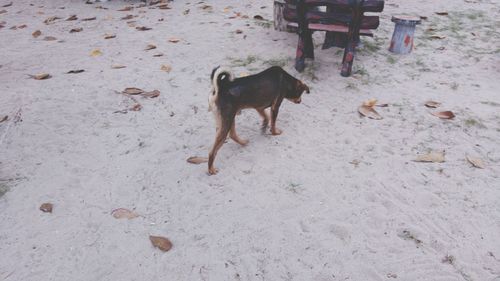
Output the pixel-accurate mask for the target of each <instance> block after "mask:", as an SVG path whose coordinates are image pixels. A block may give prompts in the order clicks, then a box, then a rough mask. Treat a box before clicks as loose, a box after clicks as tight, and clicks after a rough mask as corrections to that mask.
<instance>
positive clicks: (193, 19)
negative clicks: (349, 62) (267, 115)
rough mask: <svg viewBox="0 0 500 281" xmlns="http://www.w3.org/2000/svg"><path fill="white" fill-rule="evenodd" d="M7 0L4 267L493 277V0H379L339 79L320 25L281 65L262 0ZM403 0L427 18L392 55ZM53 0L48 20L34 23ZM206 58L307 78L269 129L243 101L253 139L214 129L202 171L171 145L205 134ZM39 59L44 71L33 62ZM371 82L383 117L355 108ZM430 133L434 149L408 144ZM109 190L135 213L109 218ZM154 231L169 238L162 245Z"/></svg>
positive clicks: (498, 180) (0, 65)
mask: <svg viewBox="0 0 500 281" xmlns="http://www.w3.org/2000/svg"><path fill="white" fill-rule="evenodd" d="M8 2H9V1H6V0H1V1H0V6H3V5H5V4H8ZM13 2H14V3H13V5H12V6H10V7H0V11H2V10H5V11H6V12H3V13H1V14H0V22H5V23H4V24H3V25H4V26H5V27H4V28H2V29H0V50H1V51H0V85H1V93H0V98H1V103H0V115H8V116H9V119H8V120H7V121H5V122H2V123H0V188H1V189H0V194H1V198H0V280H8V281H11V280H23V281H24V280H319V281H326V280H356V281H365V280H474V281H492V280H495V281H498V280H500V239H499V233H500V205H499V202H500V114H499V110H500V95H499V93H500V92H499V91H500V90H499V88H500V82H499V81H500V33H499V30H500V22H499V18H500V12H499V10H500V3H499V1H494V0H465V1H462V0H442V1H432V0H405V1H404V0H397V1H396V0H390V1H386V7H385V10H384V13H383V15H382V22H381V26H380V28H379V29H378V30H377V31H376V36H375V38H374V39H370V38H368V39H365V40H364V46H363V48H361V49H360V54H359V56H358V57H357V60H356V62H355V72H356V73H355V74H354V75H353V77H351V78H342V77H340V75H339V66H340V61H341V54H339V51H338V50H336V49H329V50H324V51H323V50H321V49H320V47H319V45H320V44H321V40H322V36H323V35H322V34H315V43H316V44H317V45H318V47H317V48H316V57H317V58H316V61H315V62H314V64H313V65H312V66H311V67H309V68H308V69H307V70H306V71H305V72H304V73H303V74H298V73H297V72H295V70H294V69H293V67H292V65H293V56H294V54H295V47H296V43H297V38H296V35H294V34H290V33H282V32H276V31H274V30H273V29H272V27H270V22H268V21H255V20H253V19H252V18H253V16H254V15H257V14H259V15H262V16H263V17H264V18H265V19H272V2H271V1H264V0H258V1H257V0H256V1H222V0H214V1H210V2H209V3H208V2H207V3H198V1H191V2H190V3H188V2H186V1H177V0H176V1H174V2H172V3H171V4H170V7H171V8H172V9H167V10H160V9H150V8H148V7H143V8H135V9H133V10H131V11H128V12H121V11H117V10H118V9H120V8H123V7H124V6H126V5H130V4H134V5H135V6H136V7H137V6H138V3H132V2H126V3H124V2H122V1H110V2H108V3H100V4H93V5H89V4H84V3H83V2H84V1H83V0H81V1H76V0H72V1H62V0H45V1H41V0H40V1H36V0H33V1H26V0H14V1H13ZM30 3H32V4H33V5H30ZM206 4H209V5H210V6H211V8H210V7H205V9H203V5H206ZM99 5H102V7H104V8H107V9H98V8H97V7H98V6H99ZM227 6H230V7H228V8H227V9H225V8H226V7H227ZM187 9H189V13H187V12H185V11H186V10H187ZM441 11H447V12H449V15H448V16H439V15H436V14H435V12H441ZM235 12H239V13H241V14H240V17H236V18H231V17H232V16H234V15H235ZM403 12H406V13H410V14H415V15H421V16H427V17H428V19H427V20H424V21H423V23H422V25H420V26H418V28H417V32H416V38H415V44H416V49H415V50H414V52H413V53H412V54H411V55H408V56H397V55H392V54H390V53H389V52H388V51H387V47H388V46H389V40H390V37H391V34H392V30H393V23H391V22H390V17H391V15H393V14H399V13H403ZM72 14H76V15H77V16H78V18H79V20H76V21H65V20H64V19H65V18H67V17H68V16H70V15H72ZM128 14H131V15H134V16H136V17H135V18H134V19H133V21H135V23H130V25H129V24H127V20H121V19H120V18H121V17H124V16H126V15H128ZM241 15H248V16H249V17H250V18H243V17H241ZM51 16H58V17H61V18H62V19H61V20H56V21H55V22H53V23H52V24H48V25H47V24H45V23H44V20H45V19H47V18H48V17H51ZM94 16H95V17H97V19H96V20H93V21H81V19H83V18H89V17H94ZM159 19H163V20H162V21H159ZM129 21H130V20H129ZM23 24H26V25H27V27H25V28H20V27H19V26H21V27H22V25H23ZM12 26H16V27H18V28H17V29H11V27H12ZM136 26H147V27H150V28H152V29H151V30H148V31H138V30H136V28H135V27H136ZM77 27H81V28H83V31H81V32H79V33H69V31H70V30H71V29H72V28H77ZM237 29H240V30H242V31H243V32H242V33H241V34H238V33H236V30H237ZM35 30H41V32H42V35H41V36H40V37H38V38H33V37H32V35H31V34H32V33H33V32H34V31H35ZM106 33H110V34H111V33H112V34H116V38H113V39H107V40H106V39H104V34H106ZM432 35H440V36H445V38H444V39H435V40H433V39H430V36H432ZM45 36H53V37H56V38H57V40H54V41H44V40H43V38H44V37H45ZM171 38H178V39H180V41H179V42H178V43H172V42H169V41H168V40H169V39H171ZM147 44H155V45H156V46H157V49H155V50H149V51H145V50H144V49H145V47H146V46H147ZM441 47H444V49H443V48H441ZM96 49H99V50H100V51H101V52H102V55H100V56H96V57H92V56H91V55H90V54H91V52H92V51H93V50H96ZM156 53H163V54H164V56H162V57H154V56H153V55H154V54H156ZM113 64H122V65H125V66H126V68H122V69H112V68H111V66H112V65H113ZM164 64H166V65H169V66H171V67H172V70H171V71H170V72H168V73H167V72H166V71H162V70H161V69H160V68H161V66H162V65H164ZM219 64H225V65H229V66H231V67H232V68H233V70H234V72H235V74H236V75H244V74H245V73H255V72H258V71H260V70H262V69H264V68H266V67H268V66H269V65H271V64H278V65H283V66H284V68H285V69H287V70H288V71H290V73H292V74H293V75H296V76H297V77H299V78H301V79H303V81H304V82H306V83H307V84H309V85H310V87H311V94H310V95H309V96H304V98H303V103H302V104H301V105H295V104H292V103H289V102H286V103H284V104H283V106H282V108H281V111H280V116H279V120H278V125H279V128H281V129H282V130H283V131H284V133H283V135H281V136H277V137H273V136H270V135H269V134H266V135H262V134H260V131H259V123H260V120H259V118H258V115H257V114H256V113H255V112H253V111H248V112H244V113H243V114H242V115H240V116H238V118H237V124H238V129H239V134H240V135H241V136H242V137H244V138H248V139H249V140H250V144H249V145H248V146H247V147H240V146H239V145H237V144H235V143H234V142H232V141H228V143H227V144H225V145H224V146H223V148H222V149H221V151H220V153H219V155H218V158H217V161H216V165H217V167H218V168H219V169H220V173H219V174H218V175H216V176H208V175H207V174H206V170H207V168H206V166H205V165H190V164H188V163H186V158H188V157H189V156H193V155H199V156H204V155H206V154H207V152H208V150H209V148H210V146H211V144H212V142H213V138H214V133H215V132H214V122H213V118H212V115H211V113H209V112H207V95H208V92H209V89H210V81H209V74H210V71H211V69H212V68H213V67H214V66H216V65H219ZM73 69H84V70H85V72H83V73H79V74H66V72H67V71H69V70H73ZM42 72H46V73H50V74H51V75H52V78H50V79H48V80H43V81H37V80H34V79H30V78H29V76H28V74H36V73H42ZM125 87H139V88H143V89H145V90H153V89H158V90H160V92H161V95H160V96H159V97H157V98H153V99H146V98H140V97H138V98H137V101H138V102H139V103H140V104H142V109H141V110H140V111H128V112H127V113H126V114H125V113H115V112H116V111H120V110H124V109H127V108H130V107H132V106H133V105H134V103H135V102H134V101H133V100H131V99H130V98H128V97H126V96H124V95H121V94H117V93H116V92H115V91H121V90H123V89H124V88H125ZM370 98H376V99H378V100H379V101H380V102H382V103H388V104H389V106H388V107H386V108H378V109H377V110H378V112H379V113H380V114H381V115H382V116H383V117H384V119H382V120H372V119H367V118H362V117H360V116H359V114H358V113H357V107H358V106H359V105H360V104H361V103H362V102H363V101H365V100H367V99H370ZM427 100H436V101H439V102H441V103H442V106H441V107H440V108H439V109H436V110H434V109H429V108H426V107H425V106H424V105H423V104H424V102H425V101H427ZM437 110H452V111H453V112H454V113H455V114H456V118H455V119H453V120H441V119H438V118H436V117H435V116H433V115H431V114H430V112H433V111H437ZM430 150H433V151H445V153H446V156H445V157H446V162H444V163H418V162H414V161H412V160H414V159H415V158H416V157H417V156H418V155H420V154H423V153H426V152H428V151H430ZM466 155H471V156H474V157H478V158H480V159H482V160H483V161H484V162H485V166H486V168H485V169H477V168H474V167H472V165H471V164H470V163H468V162H467V160H466V159H465V157H466ZM45 202H51V203H53V204H54V210H53V213H52V214H49V213H43V212H41V211H40V210H39V209H38V208H39V206H40V204H42V203H45ZM116 208H128V209H130V210H134V211H135V212H137V213H138V214H140V215H141V217H138V218H135V219H132V220H119V219H115V218H114V217H113V216H111V215H110V212H111V210H113V209H116ZM149 235H160V236H165V237H168V238H169V239H170V240H171V241H172V243H173V245H174V246H173V248H172V249H171V250H170V251H169V252H166V253H164V252H161V251H160V250H158V249H156V248H154V247H153V246H152V245H151V243H150V241H149V239H148V236H149Z"/></svg>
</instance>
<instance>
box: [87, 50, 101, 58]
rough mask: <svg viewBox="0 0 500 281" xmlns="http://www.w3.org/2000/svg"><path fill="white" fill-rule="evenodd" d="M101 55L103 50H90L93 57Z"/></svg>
mask: <svg viewBox="0 0 500 281" xmlns="http://www.w3.org/2000/svg"><path fill="white" fill-rule="evenodd" d="M100 55H102V52H101V50H99V49H95V50H93V51H92V52H90V56H91V57H97V56H100Z"/></svg>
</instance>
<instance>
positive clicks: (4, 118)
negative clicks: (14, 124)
mask: <svg viewBox="0 0 500 281" xmlns="http://www.w3.org/2000/svg"><path fill="white" fill-rule="evenodd" d="M7 119H9V116H7V115H4V116H3V117H0V123H2V122H4V121H7Z"/></svg>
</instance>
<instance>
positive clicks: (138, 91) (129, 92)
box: [122, 87, 144, 95]
mask: <svg viewBox="0 0 500 281" xmlns="http://www.w3.org/2000/svg"><path fill="white" fill-rule="evenodd" d="M122 93H123V94H126V95H139V94H142V93H144V90H143V89H139V88H134V87H130V88H125V90H123V91H122Z"/></svg>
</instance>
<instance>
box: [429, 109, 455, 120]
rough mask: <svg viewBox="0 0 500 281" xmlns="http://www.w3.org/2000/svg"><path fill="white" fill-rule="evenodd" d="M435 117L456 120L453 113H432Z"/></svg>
mask: <svg viewBox="0 0 500 281" xmlns="http://www.w3.org/2000/svg"><path fill="white" fill-rule="evenodd" d="M431 114H432V115H434V116H437V117H439V118H441V119H453V118H455V114H453V112H451V111H440V112H432V113H431Z"/></svg>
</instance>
